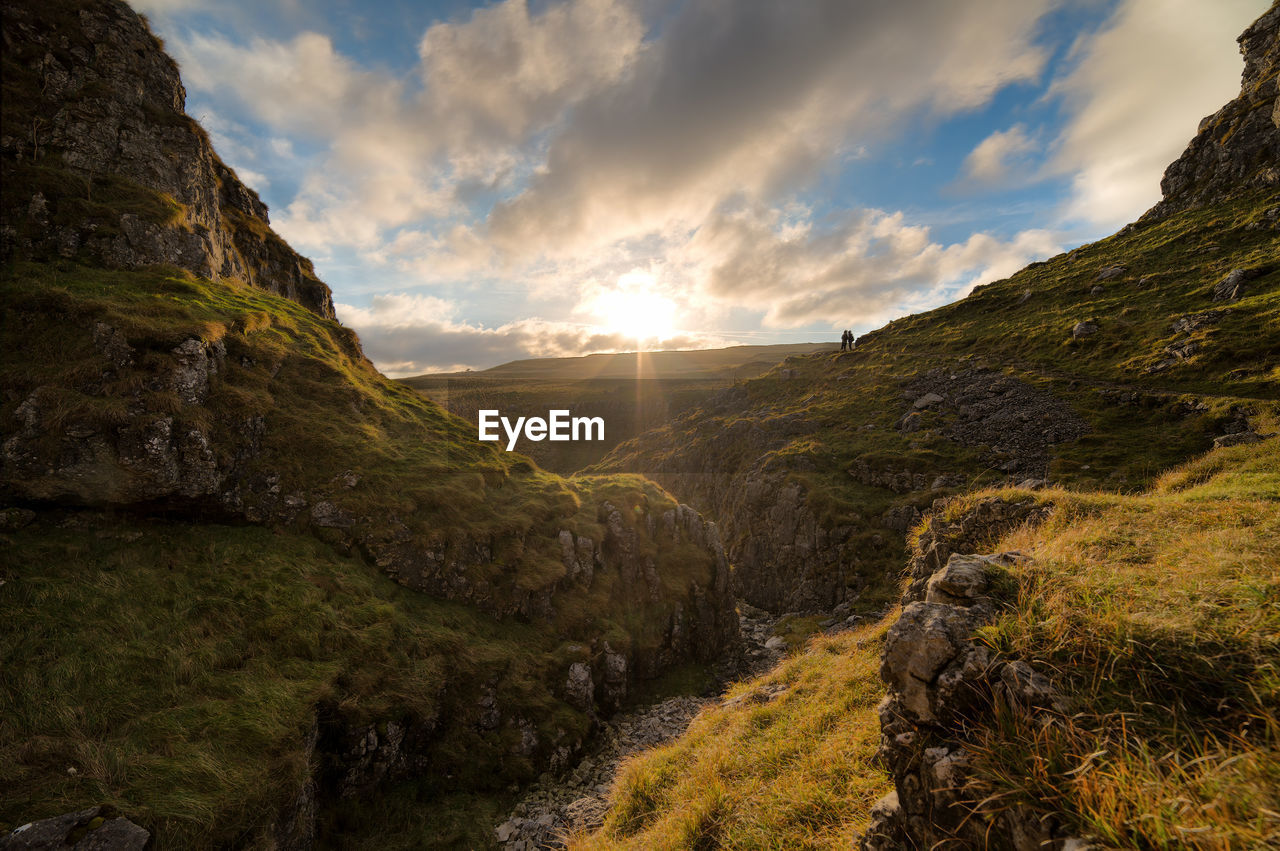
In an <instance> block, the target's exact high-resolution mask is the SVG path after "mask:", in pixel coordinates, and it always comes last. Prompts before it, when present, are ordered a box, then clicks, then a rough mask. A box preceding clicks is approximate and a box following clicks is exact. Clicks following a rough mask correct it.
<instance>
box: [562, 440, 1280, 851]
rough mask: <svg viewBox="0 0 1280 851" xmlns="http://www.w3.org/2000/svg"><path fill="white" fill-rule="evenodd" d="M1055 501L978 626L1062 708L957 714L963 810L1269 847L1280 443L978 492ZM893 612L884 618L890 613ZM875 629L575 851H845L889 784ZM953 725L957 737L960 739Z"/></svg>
mask: <svg viewBox="0 0 1280 851" xmlns="http://www.w3.org/2000/svg"><path fill="white" fill-rule="evenodd" d="M991 496H1001V497H1004V498H1007V499H1013V498H1016V499H1028V498H1030V499H1035V500H1039V501H1041V502H1043V503H1045V504H1051V505H1053V506H1054V511H1053V513H1052V514H1051V515H1050V518H1049V520H1047V521H1046V522H1044V523H1043V524H1042V525H1040V526H1039V527H1031V528H1026V527H1024V528H1021V529H1018V530H1016V531H1014V532H1013V533H1012V534H1010V535H1009V536H1007V537H1006V538H1005V539H1004V540H1002V541H1000V542H998V544H997V545H996V546H995V547H994V548H993V550H994V551H1004V550H1009V549H1019V550H1021V551H1023V552H1024V553H1028V554H1030V555H1031V556H1032V557H1033V560H1032V561H1030V562H1029V563H1027V564H1026V565H1024V566H1022V567H1020V568H1016V569H1015V573H1014V575H1013V576H1012V577H1011V578H1012V581H1011V582H1008V583H1006V585H1005V587H1006V588H1007V589H1008V591H1007V595H1006V597H1005V598H1004V600H1003V603H1004V609H1003V614H1001V615H1000V616H999V617H998V619H997V620H996V622H995V623H994V624H992V625H990V626H988V627H985V628H983V629H982V630H981V631H980V633H979V636H980V639H981V640H982V641H983V642H985V643H986V644H987V645H988V646H989V647H990V648H991V649H992V650H993V651H995V653H996V654H997V655H996V659H1000V658H1017V659H1023V660H1027V661H1030V662H1032V663H1033V664H1034V665H1035V666H1036V668H1037V669H1039V670H1042V671H1044V672H1046V673H1049V674H1051V675H1052V677H1053V679H1054V680H1055V683H1056V684H1058V685H1059V687H1060V688H1061V689H1062V690H1063V691H1064V692H1065V693H1066V694H1068V695H1069V696H1070V698H1071V699H1072V701H1073V702H1074V706H1073V707H1072V713H1073V714H1071V715H1070V716H1060V717H1058V718H1057V719H1055V723H1052V724H1049V725H1040V726H1037V727H1036V728H1035V729H1014V728H1012V727H1011V726H1010V724H1011V723H1012V721H1013V719H1014V718H1015V717H1018V716H1015V715H1010V714H1008V713H1000V712H998V711H995V710H992V711H989V712H987V713H982V714H978V715H975V716H973V717H971V718H970V719H969V722H970V726H969V727H968V728H967V729H966V730H965V731H964V732H963V734H964V735H965V736H966V737H967V742H966V745H965V746H966V748H967V749H968V750H969V751H970V752H971V753H974V754H975V755H976V759H975V765H976V772H975V773H976V774H977V780H976V782H975V783H974V784H973V786H972V787H971V788H967V789H965V790H964V792H965V794H964V798H965V800H967V801H968V802H969V803H970V804H974V803H976V802H977V801H982V800H984V799H985V800H986V801H987V805H988V806H995V807H1001V806H1007V805H1011V804H1013V803H1018V804H1026V805H1028V806H1031V807H1033V808H1034V810H1035V812H1036V813H1037V814H1053V815H1055V816H1056V817H1058V818H1059V819H1061V820H1062V821H1063V822H1064V823H1065V824H1066V825H1067V826H1068V827H1069V828H1070V830H1071V831H1072V832H1073V833H1074V834H1075V835H1090V836H1092V837H1094V838H1095V839H1096V840H1097V842H1098V846H1099V847H1103V848H1148V849H1154V848H1167V849H1173V848H1202V849H1228V848H1233V849H1234V848H1264V847H1273V846H1274V844H1275V843H1276V842H1277V841H1280V794H1278V792H1277V790H1280V723H1278V722H1280V718H1278V717H1277V713H1276V708H1277V707H1278V706H1280V693H1277V689H1280V678H1278V677H1277V660H1280V571H1278V569H1277V566H1278V565H1280V544H1278V543H1277V542H1280V454H1278V453H1277V452H1276V442H1275V440H1271V441H1268V442H1265V443H1262V444H1256V445H1252V446H1239V447H1232V448H1224V449H1217V450H1214V451H1212V452H1210V453H1208V454H1207V455H1203V456H1200V457H1198V458H1196V459H1193V460H1192V461H1190V462H1188V463H1186V464H1184V465H1182V466H1180V467H1178V468H1176V469H1174V470H1172V471H1170V472H1168V473H1165V474H1163V475H1161V476H1159V477H1158V478H1157V481H1156V483H1155V485H1154V487H1153V488H1152V489H1150V490H1148V491H1144V492H1140V493H1133V494H1117V493H1114V492H1107V491H1090V492H1080V491H1068V490H1064V489H1058V488H1054V489H1049V490H1041V491H1035V492H1027V491H1018V490H1010V489H1004V490H989V491H979V492H975V493H973V494H971V495H968V496H965V497H963V498H960V499H957V500H954V501H952V502H951V503H950V504H949V505H948V506H947V508H946V511H945V515H944V516H947V517H957V516H960V515H962V514H963V513H964V512H965V511H967V510H968V508H969V507H970V506H972V505H974V504H975V503H977V502H979V501H981V500H983V499H986V498H988V497H991ZM895 617H896V612H893V613H890V615H889V616H888V617H887V618H886V622H885V623H886V624H887V623H890V622H892V620H893V619H894V618H895ZM884 629H885V624H880V625H878V626H875V627H867V628H863V629H860V630H856V631H853V632H847V633H843V634H839V635H836V636H833V637H820V638H817V639H815V640H813V641H812V642H810V644H809V645H808V647H806V648H805V649H804V650H803V651H802V652H800V653H799V654H797V655H796V656H794V657H793V658H791V659H789V660H787V661H786V662H784V663H783V665H781V666H780V667H779V668H778V669H777V670H775V671H773V672H771V673H770V674H768V675H766V676H764V677H761V678H758V679H756V680H754V681H751V682H748V683H744V684H741V685H739V686H738V687H736V688H735V689H733V690H732V691H731V692H730V693H729V695H728V699H727V700H726V701H724V702H723V703H722V705H721V706H719V707H717V708H712V709H709V710H706V711H704V713H703V714H702V715H700V716H699V717H698V719H696V720H695V722H694V724H693V725H692V726H691V728H690V730H689V732H688V733H687V734H686V735H685V736H684V737H683V738H681V739H679V740H677V741H676V742H674V743H672V744H670V745H667V746H665V747H663V748H659V749H656V750H654V751H652V752H649V753H646V754H642V755H639V756H637V757H635V758H633V759H632V761H631V762H630V763H629V764H628V765H627V766H626V767H625V769H624V770H623V771H621V772H620V773H619V776H618V779H617V781H616V783H615V786H614V789H613V791H612V797H611V809H610V811H609V813H608V817H607V820H606V822H605V825H604V826H603V827H602V828H601V829H599V830H598V831H596V832H595V833H593V834H591V835H588V836H580V837H577V838H576V839H575V840H574V841H573V842H572V843H571V846H570V847H572V848H583V849H586V848H615V847H619V848H692V847H708V846H710V845H714V846H715V847H721V848H848V847H849V843H850V840H851V837H852V836H853V835H854V833H855V831H857V830H859V829H860V828H861V827H862V826H863V825H865V823H866V820H867V818H868V815H869V810H870V807H871V805H872V804H873V803H874V801H875V800H876V799H877V798H878V796H879V795H880V794H881V793H883V792H884V791H886V790H887V789H888V788H889V787H890V784H889V782H888V780H887V779H886V778H884V776H883V775H882V774H879V773H878V770H877V769H876V768H875V766H874V759H873V757H874V753H875V749H876V745H877V742H878V737H879V719H878V716H877V714H876V711H875V704H876V702H877V701H878V699H879V697H880V696H881V695H882V694H883V691H882V688H883V687H882V685H881V683H880V679H879V676H878V670H879V666H880V648H881V643H882V639H883V634H884ZM957 734H958V735H959V734H960V731H957Z"/></svg>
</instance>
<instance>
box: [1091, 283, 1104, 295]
mask: <svg viewBox="0 0 1280 851" xmlns="http://www.w3.org/2000/svg"><path fill="white" fill-rule="evenodd" d="M1103 292H1105V290H1104V289H1103V288H1102V286H1101V285H1099V286H1096V287H1094V288H1093V289H1091V290H1089V295H1102V294H1103Z"/></svg>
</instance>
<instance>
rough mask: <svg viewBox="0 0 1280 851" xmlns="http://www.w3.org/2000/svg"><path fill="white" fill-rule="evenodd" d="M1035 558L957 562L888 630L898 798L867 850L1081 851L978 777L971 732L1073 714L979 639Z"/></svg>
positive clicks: (1024, 668)
mask: <svg viewBox="0 0 1280 851" xmlns="http://www.w3.org/2000/svg"><path fill="white" fill-rule="evenodd" d="M1025 558H1026V557H1025V556H1023V555H1021V554H1018V553H1001V554H998V555H990V556H983V555H962V554H958V553H957V554H953V555H951V556H950V558H948V559H947V562H946V564H945V565H943V566H942V568H941V569H940V570H938V571H936V572H935V573H933V575H932V576H930V577H929V579H928V581H927V582H926V584H925V587H924V589H923V591H922V593H920V594H919V595H918V598H916V599H913V600H912V601H911V602H909V603H908V604H907V606H906V607H905V608H904V609H903V611H902V615H901V617H900V618H899V619H898V621H897V623H895V624H894V625H893V626H892V627H891V628H890V629H889V632H888V634H887V636H886V638H885V649H884V657H883V663H882V666H881V677H882V678H883V679H884V681H885V683H886V684H887V686H888V694H887V696H886V697H885V699H884V700H883V701H882V702H881V704H880V707H879V713H880V724H881V736H880V749H879V754H878V756H879V758H880V760H881V761H882V763H883V764H884V766H885V767H886V769H887V770H888V771H889V773H890V775H891V776H892V777H893V781H894V791H893V792H891V793H890V794H889V795H888V796H886V797H885V799H883V800H881V801H880V802H879V803H878V804H877V805H876V807H875V808H874V810H873V812H872V816H871V824H870V826H869V827H868V829H867V832H866V834H865V835H864V836H863V837H862V841H861V846H860V847H861V848H863V849H864V850H865V851H889V849H895V850H896V849H901V848H957V849H958V848H991V849H1011V851H1039V849H1063V848H1068V847H1070V848H1075V847H1079V844H1078V843H1079V840H1078V839H1075V838H1073V837H1070V836H1067V835H1066V834H1065V833H1064V831H1063V829H1062V827H1061V826H1060V825H1059V824H1058V823H1057V822H1056V821H1055V820H1053V819H1042V818H1040V817H1039V816H1037V815H1035V814H1034V813H1032V812H1030V811H1029V810H1027V809H1025V808H1024V807H1022V806H1020V805H1018V804H1012V805H1011V804H1008V803H1007V802H999V803H997V804H991V803H990V801H989V800H988V799H987V792H986V791H985V790H983V789H982V788H981V787H980V785H979V784H978V783H977V782H976V781H975V778H974V776H973V774H972V771H971V765H972V760H973V755H972V752H971V751H970V750H969V749H968V747H967V745H968V744H969V743H968V740H967V735H968V734H969V731H971V730H972V729H974V727H976V726H978V725H980V724H981V723H982V719H987V720H989V721H994V714H995V713H996V712H997V711H999V712H1000V713H1002V714H1006V715H1007V714H1014V715H1018V716H1022V717H1025V718H1027V719H1029V721H1030V722H1031V723H1035V724H1047V723H1054V719H1055V718H1058V717H1061V715H1062V714H1063V713H1065V712H1068V711H1069V702H1068V701H1067V699H1066V698H1065V697H1063V695H1061V694H1060V693H1059V692H1058V691H1057V690H1056V689H1055V687H1054V685H1053V683H1052V682H1051V681H1050V680H1049V679H1048V678H1047V677H1045V676H1044V675H1043V674H1041V673H1040V672H1038V671H1036V670H1035V669H1034V668H1033V667H1032V666H1031V665H1028V664H1027V663H1025V662H1023V661H1020V660H1010V659H1002V658H998V657H997V656H996V655H995V654H993V653H992V652H991V651H990V650H989V649H988V648H987V647H986V646H985V645H983V644H981V643H980V642H978V641H975V640H974V639H973V634H974V631H975V630H976V629H977V628H978V627H980V626H982V625H983V624H985V623H987V622H989V621H991V620H992V619H993V618H994V617H995V616H996V614H997V611H998V608H999V607H1000V605H1001V604H1002V603H1001V600H1000V599H999V597H998V595H997V591H996V589H997V587H998V583H999V577H1000V576H1001V574H1002V573H1003V572H1004V571H1005V570H1006V568H1007V567H1008V566H1010V565H1013V564H1016V563H1018V562H1019V561H1023V560H1025Z"/></svg>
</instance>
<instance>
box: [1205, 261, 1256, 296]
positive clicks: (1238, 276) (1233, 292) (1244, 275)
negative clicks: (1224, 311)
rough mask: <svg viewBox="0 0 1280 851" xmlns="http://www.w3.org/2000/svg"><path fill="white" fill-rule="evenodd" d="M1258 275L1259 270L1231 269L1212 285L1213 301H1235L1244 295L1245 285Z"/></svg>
mask: <svg viewBox="0 0 1280 851" xmlns="http://www.w3.org/2000/svg"><path fill="white" fill-rule="evenodd" d="M1260 274H1261V270H1260V269H1232V270H1231V271H1230V272H1228V273H1227V274H1226V275H1224V276H1223V278H1222V280H1220V281H1218V283H1216V284H1214V285H1213V292H1212V296H1213V300H1214V301H1235V300H1236V299H1238V298H1240V297H1242V296H1243V295H1244V294H1245V284H1247V283H1248V282H1249V281H1252V280H1253V279H1254V278H1256V277H1258V276H1259V275H1260Z"/></svg>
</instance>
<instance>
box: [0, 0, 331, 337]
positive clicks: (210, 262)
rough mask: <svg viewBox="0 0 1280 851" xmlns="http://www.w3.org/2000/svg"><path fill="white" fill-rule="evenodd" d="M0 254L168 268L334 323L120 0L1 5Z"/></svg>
mask: <svg viewBox="0 0 1280 851" xmlns="http://www.w3.org/2000/svg"><path fill="white" fill-rule="evenodd" d="M3 15H4V64H3V73H4V105H3V128H4V129H3V131H2V132H0V178H2V179H3V183H4V190H3V194H2V195H0V260H3V261H10V260H14V259H36V260H47V259H52V258H58V257H61V258H68V259H71V258H82V259H88V260H92V261H94V262H98V263H104V264H106V265H108V266H112V267H116V268H123V269H133V268H137V267H140V266H149V265H154V264H171V265H174V266H178V267H180V268H183V269H186V270H188V271H190V272H193V273H194V274H196V275H199V276H201V277H205V278H212V279H215V280H217V279H219V278H232V279H236V280H239V281H242V282H244V283H246V284H250V285H252V286H254V287H258V288H259V289H263V290H266V291H268V292H272V293H276V294H277V295H282V296H284V297H286V298H289V299H292V300H293V301H296V302H298V303H299V304H301V305H303V306H304V307H306V308H307V309H309V310H311V311H313V312H315V313H317V314H319V315H320V316H322V317H324V318H326V319H332V318H333V316H334V314H333V298H332V295H331V294H330V292H329V288H328V287H327V286H325V284H324V282H322V281H321V280H320V279H319V278H317V277H316V274H315V270H314V268H313V267H312V265H311V261H310V260H307V259H306V258H304V257H301V256H300V255H298V254H297V253H296V252H295V251H294V250H293V249H291V248H290V247H289V246H288V245H287V244H286V243H285V242H284V240H282V239H281V238H280V237H279V236H278V235H277V234H276V233H275V232H274V231H273V230H271V228H270V226H269V224H268V218H267V206H266V205H265V204H264V203H262V201H261V199H259V198H258V194H257V193H256V192H254V191H253V190H252V189H250V188H249V187H247V186H245V185H244V184H243V183H241V182H240V180H239V179H238V178H237V177H236V175H235V172H234V171H232V170H231V169H230V168H228V167H227V165H226V164H225V163H223V162H222V160H221V159H220V158H219V157H218V155H217V154H216V153H215V152H214V150H213V147H212V145H211V144H210V142H209V137H208V135H207V134H206V133H205V131H204V129H203V128H201V127H200V125H199V124H197V123H196V122H195V120H193V119H192V118H191V117H190V116H188V115H187V114H186V113H185V112H184V107H185V103H186V90H185V89H184V88H183V86H182V81H181V79H180V78H179V76H178V66H177V64H176V63H175V62H174V61H173V60H172V59H171V58H169V56H167V55H166V54H165V53H164V50H163V45H162V44H161V43H160V41H159V39H157V38H156V36H155V35H153V34H152V33H151V31H150V29H148V27H147V24H146V21H145V20H144V19H143V18H142V17H140V16H139V15H138V14H137V13H136V12H134V11H133V10H132V9H130V8H129V6H128V5H126V4H125V3H123V2H120V1H119V0H97V2H93V3H75V2H68V1H67V0H48V2H35V1H34V0H7V2H5V3H4V5H3Z"/></svg>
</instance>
